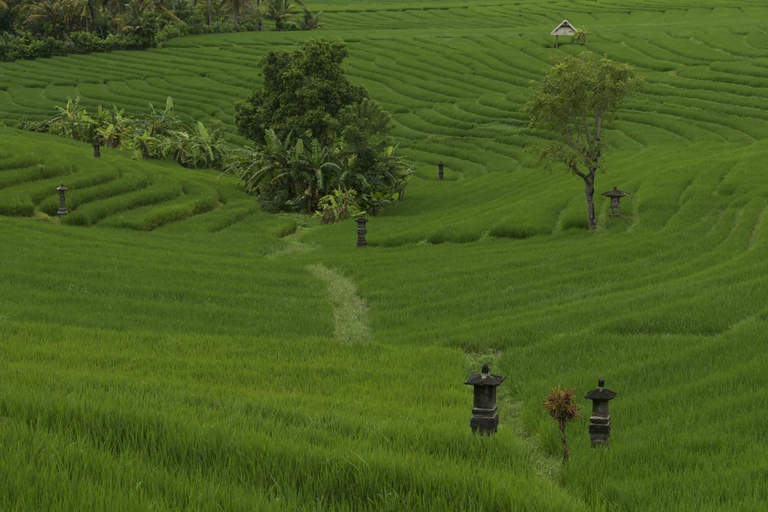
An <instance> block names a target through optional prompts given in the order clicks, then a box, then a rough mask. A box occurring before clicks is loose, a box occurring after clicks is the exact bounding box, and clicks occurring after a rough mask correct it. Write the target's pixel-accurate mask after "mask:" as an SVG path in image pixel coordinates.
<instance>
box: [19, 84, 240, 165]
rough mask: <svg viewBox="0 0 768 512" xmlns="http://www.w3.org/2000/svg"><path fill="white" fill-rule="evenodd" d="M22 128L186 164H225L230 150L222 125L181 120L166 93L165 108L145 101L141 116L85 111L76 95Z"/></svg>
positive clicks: (101, 109)
mask: <svg viewBox="0 0 768 512" xmlns="http://www.w3.org/2000/svg"><path fill="white" fill-rule="evenodd" d="M19 127H20V128H23V129H27V130H33V131H42V132H50V133H53V134H56V135H60V136H62V137H67V138H70V139H74V140H80V141H85V142H90V143H92V144H98V145H100V146H106V147H110V148H119V149H123V150H126V151H131V152H133V154H134V156H135V157H136V158H158V159H170V160H175V161H176V162H178V163H180V164H181V165H183V166H184V167H189V168H193V169H197V168H216V169H223V168H224V165H225V162H226V158H227V155H228V147H227V145H226V143H225V142H224V139H223V137H222V134H221V130H220V129H218V128H207V127H206V126H205V125H203V123H201V122H199V121H198V122H196V123H185V122H183V121H181V120H180V119H178V118H177V117H176V115H175V113H174V108H173V100H172V99H171V98H170V97H169V98H168V99H167V101H166V105H165V108H164V109H162V110H159V109H155V107H154V106H152V104H150V105H149V113H148V114H147V115H146V116H144V117H132V116H130V115H127V114H126V113H125V112H124V111H123V110H119V109H117V107H112V109H104V108H102V107H98V108H97V109H96V111H95V112H93V113H89V112H88V111H87V110H86V109H85V108H82V107H80V105H79V99H76V100H74V101H72V100H69V101H68V102H67V106H66V107H58V114H57V115H56V116H54V117H52V118H51V119H49V120H47V121H44V122H42V123H29V122H23V123H20V125H19Z"/></svg>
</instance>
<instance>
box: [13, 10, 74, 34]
mask: <svg viewBox="0 0 768 512" xmlns="http://www.w3.org/2000/svg"><path fill="white" fill-rule="evenodd" d="M70 10H71V5H70V3H69V1H68V0H41V1H39V2H34V3H31V4H27V5H26V6H25V14H26V17H25V19H24V23H25V24H26V25H35V24H37V23H44V24H46V25H47V32H48V33H49V34H50V35H51V36H52V37H54V38H56V39H62V37H63V36H64V34H65V29H66V22H67V19H68V18H69V15H70Z"/></svg>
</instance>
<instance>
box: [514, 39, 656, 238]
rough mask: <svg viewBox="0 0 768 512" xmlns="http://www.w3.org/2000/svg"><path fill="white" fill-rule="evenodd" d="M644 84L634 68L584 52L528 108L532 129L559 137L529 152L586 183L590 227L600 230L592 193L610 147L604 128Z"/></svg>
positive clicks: (566, 62)
mask: <svg viewBox="0 0 768 512" xmlns="http://www.w3.org/2000/svg"><path fill="white" fill-rule="evenodd" d="M643 83H644V80H643V78H642V77H640V76H638V75H637V74H636V73H635V71H634V69H633V68H632V67H631V66H629V65H627V64H616V63H614V62H612V61H611V60H610V59H608V58H607V57H604V58H602V59H599V60H598V59H595V58H594V57H592V56H591V54H590V53H588V52H583V53H581V54H579V55H575V56H574V55H571V56H568V57H566V58H564V59H562V60H561V61H560V62H557V63H556V64H555V65H554V66H553V67H552V68H551V69H550V70H549V72H548V73H547V74H546V76H545V77H544V79H543V80H542V81H541V82H539V83H538V84H536V85H535V87H534V89H533V92H532V94H531V97H530V98H529V99H528V102H527V103H526V104H525V106H524V107H523V112H525V113H526V114H528V116H529V117H530V124H531V127H533V128H541V129H544V130H547V131H550V132H555V133H556V134H557V135H558V136H560V140H553V141H551V142H550V143H548V144H546V145H540V146H530V147H529V149H530V150H531V151H533V152H534V153H537V154H538V155H539V156H540V157H541V158H548V159H551V160H554V161H558V162H561V163H563V164H564V165H565V167H566V169H567V170H568V171H569V172H572V173H573V174H575V175H577V176H579V177H580V178H582V179H583V180H584V183H585V190H584V191H585V195H586V200H587V220H588V224H589V229H595V227H596V220H595V209H594V203H593V195H594V182H595V174H596V173H597V171H598V170H599V169H600V168H601V163H602V160H601V158H602V155H603V147H604V144H605V142H604V140H603V137H602V135H603V128H604V126H605V123H606V121H607V120H608V118H609V116H610V114H611V113H613V112H614V111H615V110H616V109H617V108H618V107H619V105H621V103H622V102H623V101H624V100H626V99H627V98H628V97H630V96H631V95H633V94H634V93H636V92H637V91H638V90H639V89H640V87H641V86H642V85H643Z"/></svg>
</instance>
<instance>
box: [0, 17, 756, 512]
mask: <svg viewBox="0 0 768 512" xmlns="http://www.w3.org/2000/svg"><path fill="white" fill-rule="evenodd" d="M554 5H557V7H553V4H546V5H543V4H541V3H540V2H535V3H534V2H529V3H523V4H520V5H511V4H499V5H497V6H489V5H487V4H486V5H484V6H479V5H471V3H465V2H461V3H450V2H434V3H429V4H425V8H424V9H419V10H414V9H408V8H407V7H408V6H407V5H402V4H401V3H397V2H393V3H386V2H380V3H377V4H370V5H367V7H366V8H365V9H358V7H357V6H350V5H346V4H332V5H328V6H326V7H325V9H326V11H327V15H326V21H327V23H328V25H327V30H325V31H324V35H325V36H326V37H328V38H340V39H345V40H347V41H349V45H350V58H349V60H348V69H349V72H350V74H351V75H352V76H353V77H354V78H355V79H356V80H358V81H360V82H361V83H364V84H366V86H368V87H369V90H370V91H371V93H372V94H373V95H374V97H375V98H376V99H377V100H379V101H381V102H382V103H383V104H384V105H385V106H386V108H387V109H389V110H390V111H392V112H393V113H394V117H395V120H396V127H395V135H396V136H397V137H398V138H399V140H400V143H401V146H402V147H403V149H404V150H405V151H406V152H407V153H408V154H409V156H411V157H412V158H413V159H414V160H416V161H417V163H418V164H419V172H418V174H417V175H416V176H415V177H414V178H415V179H414V180H413V182H412V184H411V185H410V186H409V188H408V194H407V197H406V200H405V201H404V202H402V203H400V204H397V205H394V206H393V207H391V208H390V209H388V210H387V212H385V214H384V215H382V216H381V217H379V218H375V219H372V220H371V221H370V222H369V224H368V227H369V232H370V236H369V240H370V241H371V244H372V245H373V247H371V248H369V249H366V250H365V251H360V250H357V249H355V248H354V247H352V242H353V238H354V227H353V226H352V225H351V224H350V223H346V224H341V225H337V226H330V227H322V228H320V227H313V228H312V229H310V230H304V231H300V232H299V233H298V234H296V235H291V236H288V237H286V238H284V239H282V240H281V239H279V238H278V237H277V234H278V233H282V234H284V233H286V232H290V231H292V230H293V229H294V226H295V222H296V220H295V219H292V218H283V217H271V216H267V215H264V214H262V213H260V212H257V211H254V210H253V209H252V208H251V207H250V202H249V199H248V198H246V197H244V196H242V194H241V193H240V192H238V191H237V189H236V187H235V184H234V183H233V182H232V181H228V180H226V179H224V180H221V179H217V177H216V176H215V175H214V174H207V173H201V172H192V171H185V170H182V169H178V168H176V167H174V166H171V165H165V164H156V163H147V162H134V161H131V160H130V159H129V158H127V157H126V156H125V155H123V154H119V153H115V152H106V154H105V156H104V158H102V160H101V161H98V162H95V161H93V160H92V159H91V158H89V157H88V151H89V148H88V147H86V146H82V145H78V144H76V143H71V142H67V141H62V140H59V139H50V138H48V137H45V136H38V135H33V134H18V133H15V132H13V131H10V130H2V131H0V140H2V146H0V169H2V170H0V208H5V210H4V211H3V213H6V214H8V213H12V214H17V215H18V214H27V213H30V212H31V211H33V210H36V211H37V212H38V213H37V215H38V216H39V217H43V215H42V213H45V212H48V213H53V211H55V197H54V196H53V194H52V193H51V192H52V190H51V189H52V188H54V187H55V185H56V184H57V183H58V182H60V181H61V180H63V179H65V178H66V181H67V183H68V184H71V183H75V185H76V186H71V185H70V187H71V188H72V191H71V197H72V200H73V201H75V204H76V206H77V208H76V209H75V211H74V213H72V214H71V215H70V216H68V217H67V218H66V223H80V224H95V226H96V228H95V229H81V228H74V227H68V226H62V225H57V224H56V223H46V222H34V221H31V220H27V219H13V218H8V217H0V231H1V232H2V234H3V237H4V243H3V265H2V267H0V283H1V284H0V286H1V287H2V290H3V293H2V296H0V332H1V333H2V338H3V340H4V342H3V343H2V344H1V345H0V351H2V357H1V358H0V390H2V392H1V393H0V416H2V417H3V418H4V420H3V421H2V422H0V439H2V442H3V445H4V446H6V447H7V446H10V447H11V449H10V450H7V452H6V453H7V455H6V458H5V461H4V463H3V464H2V465H0V473H2V478H3V480H5V481H7V482H10V483H9V484H8V485H7V486H6V488H5V491H4V493H3V494H0V503H2V504H3V507H2V508H11V509H12V508H14V507H16V508H18V509H20V510H21V509H30V508H40V509H43V508H51V507H54V506H57V504H58V506H59V507H60V508H69V509H81V508H87V507H86V505H85V504H91V503H92V504H94V508H97V509H101V508H115V507H117V506H118V505H119V506H120V507H121V508H125V509H129V508H136V509H146V508H148V507H150V506H154V507H156V508H169V509H173V508H199V509H211V510H213V509H216V508H217V507H218V508H223V509H226V510H235V509H243V510H250V509H253V508H254V507H257V508H262V509H274V508H280V507H281V506H282V507H284V508H286V509H294V508H297V507H299V506H304V507H308V508H311V507H314V506H316V505H317V506H319V507H321V508H323V507H331V506H333V507H335V508H339V509H345V508H349V509H355V508H362V507H369V508H377V509H386V508H387V507H390V508H392V509H402V508H412V509H417V508H429V509H440V510H443V509H447V508H455V509H462V510H468V509H471V508H476V509H485V510H500V509H510V510H524V509H530V510H558V509H563V510H571V509H573V510H577V509H600V508H616V509H621V510H659V509H675V510H723V509H733V510H759V509H760V508H761V507H762V506H763V504H764V503H765V502H766V500H768V496H766V490H765V487H764V486H763V485H762V483H763V482H764V481H765V479H766V477H767V476H768V464H766V462H765V461H767V460H768V453H766V449H765V446H766V444H765V441H766V439H765V428H764V425H765V424H766V421H767V420H768V412H766V410H765V408H761V407H758V405H757V404H760V403H764V402H765V399H766V398H767V396H766V395H767V393H766V391H765V388H764V387H763V385H762V379H761V378H760V377H759V376H760V375H761V374H762V373H764V371H765V368H766V366H768V361H767V360H766V356H765V353H766V351H765V348H766V347H765V345H766V342H768V339H766V336H765V334H764V332H765V327H766V321H767V320H768V317H767V316H766V315H768V310H766V308H765V304H766V299H767V298H768V287H766V278H765V275H766V272H765V270H766V268H765V267H766V264H765V261H766V258H765V256H766V254H765V253H766V250H767V249H768V247H767V246H766V242H768V238H766V232H765V226H764V217H765V212H766V198H768V184H766V183H765V180H764V178H763V176H762V172H761V169H762V166H763V162H764V161H765V159H766V156H767V155H768V143H766V141H765V139H766V136H767V135H768V133H766V123H765V114H764V112H765V111H766V107H768V105H766V102H768V96H766V94H765V90H764V83H765V79H766V75H767V74H768V36H766V33H765V31H764V30H763V29H762V28H761V27H760V26H758V21H759V20H760V19H761V16H763V17H764V16H765V14H766V12H765V11H766V9H765V8H763V7H760V4H759V3H757V2H753V3H749V2H738V3H736V2H733V3H730V4H723V3H718V7H717V8H715V9H710V8H700V7H701V5H702V4H697V6H698V7H697V8H694V7H693V6H690V7H689V6H683V5H681V4H679V3H676V4H672V5H663V3H661V2H642V3H641V2H633V3H632V7H631V8H629V9H628V8H624V7H621V6H620V5H618V3H617V2H611V3H606V2H600V3H597V4H596V3H594V2H582V3H579V2H574V3H568V4H567V6H563V5H560V4H554ZM713 5H714V4H713ZM446 7H447V8H446ZM705 7H706V6H705ZM403 8H406V9H405V10H403ZM357 10H365V11H366V12H354V11H357ZM564 17H567V18H568V19H570V20H571V21H572V22H574V23H576V24H577V25H579V26H588V27H590V28H591V29H592V31H593V32H594V33H595V37H594V40H593V42H591V43H590V48H591V49H593V50H595V51H598V52H600V53H606V54H608V55H609V56H611V57H614V58H616V59H621V60H625V61H628V62H631V63H632V64H634V65H635V66H637V67H638V68H639V69H640V70H641V72H642V74H643V75H644V76H645V77H646V79H647V80H648V82H649V86H648V88H647V90H646V91H645V93H644V94H643V95H642V96H641V97H640V98H638V99H636V100H634V101H633V102H632V103H631V104H630V105H628V108H627V109H626V110H625V111H624V112H622V114H621V118H620V120H619V121H618V122H617V123H616V125H615V127H614V128H615V129H614V130H613V131H612V133H611V134H610V138H611V142H612V145H613V148H612V151H611V152H610V153H609V155H608V156H607V163H608V169H609V174H607V175H606V176H603V177H601V178H600V180H601V183H604V185H605V188H606V189H608V188H609V186H612V185H614V184H616V185H618V186H619V187H620V188H623V189H626V190H630V191H631V192H632V193H633V195H632V196H630V197H629V198H627V200H625V202H624V213H625V216H624V217H623V218H621V219H611V218H608V217H607V205H606V204H605V203H604V202H600V203H599V204H600V207H601V209H600V212H599V217H600V223H601V229H600V231H599V232H598V233H595V234H588V233H585V232H583V230H582V229H581V228H582V227H583V205H582V203H583V199H581V198H580V197H579V191H580V187H579V184H578V181H575V180H574V179H572V178H571V177H568V176H564V175H562V174H560V173H559V172H551V173H542V172H537V171H534V170H532V169H530V168H529V167H528V166H529V164H530V161H529V159H528V158H527V157H526V155H525V154H524V153H523V152H522V146H523V145H524V144H525V143H527V142H529V141H531V140H536V136H537V134H532V133H529V132H528V131H526V130H525V128H524V122H523V119H522V118H521V117H520V114H519V112H518V108H519V106H520V104H521V102H522V101H524V98H525V89H526V87H527V86H528V83H529V80H530V79H535V78H537V77H538V76H540V75H541V73H542V72H543V70H544V69H545V68H546V64H547V61H548V59H549V57H550V55H551V54H552V53H553V52H552V50H551V49H550V48H549V47H548V45H549V44H551V41H550V39H549V37H548V36H547V35H546V34H547V33H548V30H551V28H550V27H551V26H554V24H556V23H557V22H558V21H560V20H561V19H562V18H564ZM395 29H397V30H395ZM312 35H314V34H312ZM306 37H307V35H306V34H296V33H294V34H259V35H256V34H235V35H224V36H207V37H196V38H186V39H180V40H176V41H172V42H171V43H170V44H169V47H168V48H166V49H162V50H157V51H153V52H150V53H138V54H136V53H117V54H112V55H94V56H86V57H68V58H65V59H51V60H40V61H36V62H31V63H30V62H25V63H14V64H7V65H2V67H0V69H2V71H3V72H2V73H1V75H2V77H3V78H0V91H2V92H0V118H2V119H5V120H6V122H12V121H13V120H15V119H18V118H21V117H35V116H38V117H41V116H44V115H46V113H47V112H49V111H50V109H51V107H52V106H53V105H55V104H60V103H61V102H63V101H64V100H65V99H66V97H67V96H68V95H70V96H72V95H76V94H77V95H81V96H82V97H83V98H84V102H85V103H86V104H96V103H99V102H113V101H114V102H116V103H118V104H119V105H120V106H124V107H127V108H144V105H145V104H146V102H147V101H154V102H161V101H162V100H163V98H164V97H165V95H168V94H170V95H172V96H174V98H175V100H176V104H177V105H178V106H179V109H180V111H181V112H182V113H183V114H184V115H188V116H190V117H195V118H211V117H213V118H217V119H221V120H222V121H223V122H225V123H231V113H232V109H231V102H232V100H233V99H237V98H240V97H242V96H244V95H245V94H246V93H247V90H248V89H249V88H250V87H251V86H252V85H253V84H254V83H256V82H257V77H256V76H255V71H254V66H255V63H256V62H257V61H258V58H259V56H260V55H262V54H263V53H264V52H265V51H266V50H267V49H270V48H274V47H281V46H287V45H289V44H293V43H295V42H298V41H301V40H302V39H304V38H306ZM575 50H576V49H574V48H571V47H565V48H564V49H563V51H566V52H570V51H575ZM211 62H213V63H211ZM232 133H233V135H232V138H233V140H237V137H236V136H235V135H234V132H232ZM40 148H45V149H46V150H45V151H41V150H40ZM439 160H444V161H445V162H446V163H447V166H448V172H447V178H448V179H447V180H446V181H445V182H442V183H441V182H438V181H437V180H436V179H435V176H434V175H435V174H436V172H435V169H434V164H435V163H436V162H437V161H439ZM41 169H42V171H41ZM135 189H138V192H129V191H131V190H135ZM141 198H144V199H141ZM147 198H150V199H147ZM78 201H79V203H78ZM72 219H75V220H72ZM77 219H80V220H77ZM114 227H121V228H125V227H129V228H134V229H139V230H147V229H153V230H154V231H153V232H151V233H136V232H135V231H133V230H126V229H110V228H114ZM574 228H575V229H574ZM489 233H493V234H497V235H504V236H508V237H511V238H493V237H489V236H488V235H489ZM521 237H522V238H521ZM425 242H426V243H425ZM430 242H431V243H430ZM443 242H448V243H443ZM451 242H454V243H451ZM455 242H465V243H455ZM318 263H320V264H323V265H325V267H327V268H329V269H333V270H335V271H338V272H340V273H341V274H342V275H344V276H346V277H348V278H350V279H351V280H352V282H354V283H355V285H356V287H357V290H358V293H359V294H360V295H361V296H362V297H363V298H364V299H365V300H366V301H367V303H368V306H369V315H370V318H371V327H372V331H373V337H374V340H375V341H373V342H372V343H370V344H367V345H362V346H359V345H354V344H353V345H345V344H339V343H338V342H336V341H334V340H333V333H334V325H333V310H332V306H331V302H330V300H328V298H327V295H326V284H325V283H324V282H323V281H321V280H320V279H318V278H316V277H313V275H312V270H311V269H312V268H313V266H314V265H316V264H318ZM465 353H472V354H477V353H481V354H485V355H483V356H481V357H482V358H483V359H485V360H489V361H492V365H493V368H494V370H495V371H498V372H499V373H502V374H505V375H508V376H509V378H508V381H507V383H505V385H504V388H503V389H504V407H503V409H502V421H503V427H504V428H502V430H501V432H500V434H499V435H498V436H497V437H496V438H494V439H492V440H478V439H473V438H472V436H471V435H470V434H469V433H468V432H467V431H468V428H467V426H466V423H467V420H468V412H469V407H470V396H469V392H468V390H466V389H463V388H464V386H462V384H461V382H462V379H463V378H464V377H465V376H466V372H467V371H468V370H469V366H468V358H467V356H466V355H465ZM477 357H478V356H476V355H473V356H471V358H470V359H474V360H475V362H476V358H477ZM473 364H474V363H473ZM598 377H604V378H606V379H607V382H608V386H609V387H610V388H611V389H614V390H615V391H618V392H619V397H618V398H617V400H616V401H615V402H614V403H613V409H612V412H613V422H614V437H613V441H614V442H613V444H612V447H611V449H610V450H609V451H598V452H594V451H592V450H591V449H590V448H589V441H588V437H587V435H586V434H585V430H586V421H585V420H581V421H580V422H579V423H577V425H576V426H575V427H574V428H572V430H571V440H572V444H573V452H572V457H573V459H572V461H571V462H570V463H569V465H568V466H567V467H566V468H565V469H564V470H562V471H560V470H556V469H553V467H554V466H553V465H552V464H551V461H550V460H549V459H547V458H546V457H545V456H543V455H542V451H543V453H544V454H550V455H552V456H553V457H554V456H556V453H557V450H558V442H559V441H558V437H557V435H556V431H555V428H554V425H553V424H552V422H551V421H549V420H547V419H546V418H545V417H544V415H543V413H542V412H541V410H540V400H541V397H542V396H544V395H545V394H546V392H547V390H548V388H549V387H550V386H552V385H555V384H565V385H570V386H575V387H576V388H577V390H578V391H579V392H585V391H587V390H588V389H590V388H591V387H593V386H594V384H595V381H596V379H597V378H598ZM54 475H55V478H53V476H54ZM489 482H490V483H489ZM316 500H317V501H316Z"/></svg>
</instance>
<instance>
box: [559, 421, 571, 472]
mask: <svg viewBox="0 0 768 512" xmlns="http://www.w3.org/2000/svg"><path fill="white" fill-rule="evenodd" d="M560 434H561V436H562V438H563V463H566V462H568V459H569V458H570V457H571V451H570V450H569V449H568V438H567V437H565V426H563V428H562V429H561V430H560Z"/></svg>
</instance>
